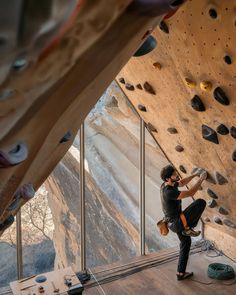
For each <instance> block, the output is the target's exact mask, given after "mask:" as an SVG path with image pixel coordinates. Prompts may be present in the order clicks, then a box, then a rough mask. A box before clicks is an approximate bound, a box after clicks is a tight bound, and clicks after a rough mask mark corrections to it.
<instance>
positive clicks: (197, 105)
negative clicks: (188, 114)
mask: <svg viewBox="0 0 236 295" xmlns="http://www.w3.org/2000/svg"><path fill="white" fill-rule="evenodd" d="M191 106H192V108H193V109H194V110H195V111H198V112H204V111H205V110H206V109H205V106H204V104H203V102H202V100H201V98H200V97H199V96H198V95H194V97H193V98H192V99H191Z"/></svg>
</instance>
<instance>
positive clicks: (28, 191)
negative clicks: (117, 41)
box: [18, 183, 35, 201]
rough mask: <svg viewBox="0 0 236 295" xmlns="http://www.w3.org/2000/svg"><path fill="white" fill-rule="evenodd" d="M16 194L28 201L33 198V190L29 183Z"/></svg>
mask: <svg viewBox="0 0 236 295" xmlns="http://www.w3.org/2000/svg"><path fill="white" fill-rule="evenodd" d="M18 193H19V194H20V196H21V198H22V199H24V200H26V201H28V200H30V199H32V198H33V197H34V196H35V190H34V187H33V185H32V184H31V183H28V184H24V185H23V186H22V187H21V188H20V189H19V190H18Z"/></svg>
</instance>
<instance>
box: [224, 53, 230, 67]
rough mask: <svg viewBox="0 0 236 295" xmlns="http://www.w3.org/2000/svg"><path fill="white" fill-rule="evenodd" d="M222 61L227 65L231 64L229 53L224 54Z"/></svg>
mask: <svg viewBox="0 0 236 295" xmlns="http://www.w3.org/2000/svg"><path fill="white" fill-rule="evenodd" d="M224 61H225V63H227V64H228V65H231V64H232V60H231V57H230V56H229V55H226V56H225V57H224Z"/></svg>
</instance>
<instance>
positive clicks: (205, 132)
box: [202, 125, 219, 144]
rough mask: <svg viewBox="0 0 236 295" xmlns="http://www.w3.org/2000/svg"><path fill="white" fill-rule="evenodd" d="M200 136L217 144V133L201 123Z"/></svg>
mask: <svg viewBox="0 0 236 295" xmlns="http://www.w3.org/2000/svg"><path fill="white" fill-rule="evenodd" d="M202 137H203V138H204V139H206V140H209V141H211V142H213V143H215V144H219V141H218V137H217V133H216V132H215V130H213V129H212V128H210V127H208V126H207V125H202Z"/></svg>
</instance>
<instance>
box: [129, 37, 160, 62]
mask: <svg viewBox="0 0 236 295" xmlns="http://www.w3.org/2000/svg"><path fill="white" fill-rule="evenodd" d="M156 46H157V41H156V39H155V38H154V37H153V36H148V37H147V39H146V40H145V41H144V43H143V44H142V45H141V46H140V47H139V49H138V50H137V51H136V52H135V54H134V56H136V57H137V56H143V55H145V54H148V53H149V52H151V51H152V50H153V49H154V48H156Z"/></svg>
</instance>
